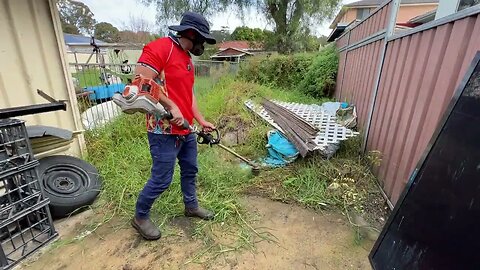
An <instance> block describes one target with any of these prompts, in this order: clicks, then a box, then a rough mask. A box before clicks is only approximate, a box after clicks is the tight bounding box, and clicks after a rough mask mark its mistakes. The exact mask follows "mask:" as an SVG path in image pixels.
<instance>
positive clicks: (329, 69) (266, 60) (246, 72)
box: [239, 46, 338, 98]
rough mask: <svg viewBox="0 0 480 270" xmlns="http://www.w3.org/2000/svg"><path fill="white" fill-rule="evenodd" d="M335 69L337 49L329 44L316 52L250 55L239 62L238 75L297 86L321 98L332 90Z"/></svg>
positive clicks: (248, 79) (292, 87)
mask: <svg viewBox="0 0 480 270" xmlns="http://www.w3.org/2000/svg"><path fill="white" fill-rule="evenodd" d="M337 69H338V55H337V51H336V49H335V47H333V46H329V47H326V48H325V49H323V50H321V51H320V52H319V53H317V54H295V55H289V56H285V55H280V56H271V57H257V58H253V59H250V60H249V61H247V62H244V63H243V64H242V66H241V68H240V72H239V76H240V77H241V78H243V79H244V80H246V81H250V82H255V83H260V84H264V85H272V86H274V87H280V88H285V89H298V90H299V91H301V92H303V93H305V94H308V95H310V96H313V97H316V98H320V97H327V96H329V95H330V94H331V93H332V90H333V89H334V87H335V79H336V74H337Z"/></svg>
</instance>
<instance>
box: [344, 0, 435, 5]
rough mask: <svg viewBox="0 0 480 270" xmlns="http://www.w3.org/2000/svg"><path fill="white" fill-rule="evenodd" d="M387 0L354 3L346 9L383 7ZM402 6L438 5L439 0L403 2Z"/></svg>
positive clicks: (368, 0)
mask: <svg viewBox="0 0 480 270" xmlns="http://www.w3.org/2000/svg"><path fill="white" fill-rule="evenodd" d="M383 2H385V0H360V1H357V2H353V3H350V4H346V5H345V6H346V7H364V6H365V7H372V6H373V7H376V6H379V5H381V4H382V3H383ZM401 3H402V4H404V5H409V4H436V3H438V0H402V1H401Z"/></svg>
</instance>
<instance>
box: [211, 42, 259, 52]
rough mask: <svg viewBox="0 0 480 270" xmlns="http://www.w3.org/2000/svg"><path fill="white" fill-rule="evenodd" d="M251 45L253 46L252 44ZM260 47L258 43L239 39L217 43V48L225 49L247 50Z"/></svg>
mask: <svg viewBox="0 0 480 270" xmlns="http://www.w3.org/2000/svg"><path fill="white" fill-rule="evenodd" d="M252 45H253V46H252ZM259 47H261V45H260V44H258V43H257V44H252V43H251V42H249V41H243V40H242V41H240V40H233V41H225V42H222V43H220V44H218V48H219V49H220V50H225V49H228V48H234V49H239V50H249V49H256V48H259Z"/></svg>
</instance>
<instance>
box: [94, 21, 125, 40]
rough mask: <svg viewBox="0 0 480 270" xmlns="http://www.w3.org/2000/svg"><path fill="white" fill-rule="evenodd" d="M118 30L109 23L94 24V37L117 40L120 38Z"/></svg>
mask: <svg viewBox="0 0 480 270" xmlns="http://www.w3.org/2000/svg"><path fill="white" fill-rule="evenodd" d="M118 32H119V31H118V29H117V28H116V27H115V26H113V25H112V24H111V23H107V22H101V23H97V24H96V25H95V38H97V39H99V40H102V41H105V42H110V43H115V42H118V41H119V40H120V36H119V35H118Z"/></svg>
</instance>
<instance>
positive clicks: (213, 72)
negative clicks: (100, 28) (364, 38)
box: [70, 60, 239, 130]
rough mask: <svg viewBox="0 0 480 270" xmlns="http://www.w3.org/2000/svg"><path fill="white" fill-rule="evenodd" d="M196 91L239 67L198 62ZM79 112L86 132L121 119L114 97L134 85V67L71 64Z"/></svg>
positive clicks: (128, 65) (228, 63)
mask: <svg viewBox="0 0 480 270" xmlns="http://www.w3.org/2000/svg"><path fill="white" fill-rule="evenodd" d="M194 66H195V91H202V89H205V88H208V87H213V86H214V85H215V83H216V82H218V80H220V79H221V78H222V77H224V76H228V75H235V74H236V73H237V72H238V69H239V63H230V62H221V61H205V60H197V61H195V62H194ZM70 71H71V72H72V77H73V81H74V85H75V92H76V96H77V101H78V110H79V111H80V115H81V120H82V124H83V126H84V128H85V129H86V130H94V129H96V128H100V127H102V126H104V125H105V124H106V123H108V122H110V121H112V120H113V119H115V118H116V117H118V116H119V115H120V114H121V113H122V112H121V110H120V108H119V107H118V106H117V105H116V104H115V103H113V101H112V97H113V95H114V94H115V93H117V92H122V91H123V89H124V88H125V86H126V85H127V84H128V83H130V82H131V79H132V78H133V74H134V72H135V64H96V63H95V64H93V63H92V64H75V63H72V64H70Z"/></svg>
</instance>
